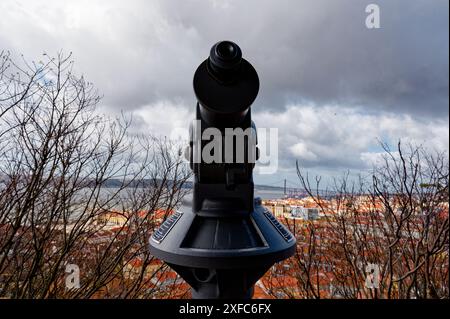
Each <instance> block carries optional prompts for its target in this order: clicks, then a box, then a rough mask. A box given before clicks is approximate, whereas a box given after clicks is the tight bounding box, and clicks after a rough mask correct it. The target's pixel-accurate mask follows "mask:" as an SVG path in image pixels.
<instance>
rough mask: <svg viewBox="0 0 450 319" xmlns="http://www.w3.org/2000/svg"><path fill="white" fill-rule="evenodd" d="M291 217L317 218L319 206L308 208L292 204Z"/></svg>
mask: <svg viewBox="0 0 450 319" xmlns="http://www.w3.org/2000/svg"><path fill="white" fill-rule="evenodd" d="M290 217H291V218H299V219H303V220H316V219H318V218H319V209H318V208H307V207H303V206H291V216H290Z"/></svg>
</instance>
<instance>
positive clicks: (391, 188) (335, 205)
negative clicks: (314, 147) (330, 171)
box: [267, 143, 449, 298]
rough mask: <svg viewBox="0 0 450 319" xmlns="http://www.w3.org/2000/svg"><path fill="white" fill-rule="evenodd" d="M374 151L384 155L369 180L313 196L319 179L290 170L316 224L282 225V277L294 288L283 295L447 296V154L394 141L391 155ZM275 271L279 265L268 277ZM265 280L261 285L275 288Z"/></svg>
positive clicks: (343, 182) (345, 181) (348, 181)
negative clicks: (285, 248)
mask: <svg viewBox="0 0 450 319" xmlns="http://www.w3.org/2000/svg"><path fill="white" fill-rule="evenodd" d="M382 146H383V148H384V151H385V152H384V156H383V157H382V158H381V161H380V162H379V163H378V164H377V165H375V167H374V170H373V171H372V172H371V173H370V174H369V178H367V177H366V178H362V177H360V178H359V179H358V180H356V181H355V179H354V178H350V177H349V175H348V174H347V175H346V176H344V177H343V178H342V179H340V180H335V181H334V185H333V186H332V187H330V189H328V190H325V191H319V189H320V187H321V179H320V178H317V177H316V178H315V179H314V180H313V181H311V179H310V178H309V176H308V174H305V173H303V172H302V171H301V169H300V167H299V165H298V164H297V172H298V176H299V178H300V181H301V183H302V185H303V187H304V188H305V189H306V191H307V192H308V194H309V196H310V197H311V198H313V200H314V202H315V206H316V207H318V208H319V210H320V212H321V213H322V218H320V219H319V220H316V221H298V220H292V219H287V220H286V224H287V225H288V226H289V227H290V229H291V230H292V232H294V233H295V235H296V237H297V240H298V246H297V253H296V255H295V256H294V257H292V258H291V259H289V260H288V261H287V264H288V265H289V266H290V269H289V271H288V272H284V276H292V277H293V278H294V279H295V282H296V284H295V285H294V286H295V287H294V289H290V291H289V293H285V294H284V297H288V298H289V297H291V298H448V297H449V291H448V285H449V273H448V266H449V255H448V248H449V247H448V240H449V221H448V198H449V189H448V181H449V175H448V171H449V165H448V157H447V154H445V153H438V152H435V151H429V150H427V149H426V148H424V147H421V146H418V147H417V146H412V145H409V146H407V147H405V146H403V145H402V144H401V143H398V147H397V149H396V150H395V151H392V150H391V149H389V147H388V146H387V145H386V144H382ZM373 267H376V268H377V270H379V275H378V277H376V278H375V277H374V274H375V275H376V274H377V273H378V271H377V272H375V273H371V271H372V270H374V268H373ZM282 270H283V265H280V266H278V267H277V268H276V269H275V270H274V272H276V271H278V272H280V271H282ZM268 276H269V278H270V280H267V282H269V283H272V285H274V286H277V287H278V286H281V284H280V283H278V282H277V281H273V278H272V277H273V274H270V273H269V275H268ZM278 277H281V278H283V276H278ZM367 280H369V285H367ZM375 282H376V283H377V284H375V285H371V283H375ZM271 290H272V291H276V289H275V288H273V289H271Z"/></svg>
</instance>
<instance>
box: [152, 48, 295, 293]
mask: <svg viewBox="0 0 450 319" xmlns="http://www.w3.org/2000/svg"><path fill="white" fill-rule="evenodd" d="M258 90H259V79H258V74H257V73H256V71H255V69H254V68H253V66H252V65H251V64H250V63H249V62H248V61H247V60H245V59H243V58H242V53H241V49H240V48H239V47H238V46H237V45H236V44H235V43H233V42H230V41H222V42H219V43H216V44H215V45H214V46H213V47H212V48H211V52H210V56H209V58H208V59H207V60H205V61H203V62H202V63H201V64H200V66H199V67H198V68H197V71H196V72H195V74H194V92H195V95H196V97H197V100H198V103H197V113H196V120H197V121H196V124H195V125H191V134H190V145H189V148H188V150H189V158H190V165H191V168H192V169H193V171H194V190H193V191H194V193H193V203H192V212H176V213H174V214H172V215H171V216H170V217H169V218H168V219H167V220H166V221H165V222H164V223H163V224H162V225H161V226H160V227H159V229H158V230H156V231H155V232H154V233H153V235H152V236H151V238H150V252H151V253H152V254H153V255H154V256H156V257H158V258H160V259H162V260H164V261H165V262H166V263H167V264H168V265H169V266H170V267H171V268H173V269H174V270H175V271H176V272H177V273H178V274H179V275H180V276H181V277H182V278H183V279H184V280H185V281H186V282H187V283H188V284H189V285H190V286H191V287H192V297H193V298H251V297H252V295H253V286H254V284H255V283H256V281H257V280H258V279H259V278H260V277H262V276H263V275H264V273H265V272H266V271H267V270H269V268H270V267H271V266H272V265H273V264H274V263H276V262H279V261H281V260H283V259H286V258H288V257H290V256H291V255H292V254H293V253H294V251H295V238H294V237H293V236H292V234H291V233H290V232H289V231H288V230H287V229H286V228H285V227H284V226H283V225H282V224H281V223H279V222H278V221H277V220H276V219H275V217H274V216H273V215H272V214H271V213H270V212H269V211H268V210H267V209H265V208H264V207H263V206H262V205H261V200H260V199H259V198H257V199H255V198H254V193H253V190H254V184H253V177H252V171H253V168H254V166H255V160H256V159H257V157H258V149H257V146H256V144H257V141H256V129H255V126H254V124H253V122H252V120H251V110H250V105H251V104H252V103H253V101H254V100H255V98H256V96H257V94H258ZM208 129H209V130H210V131H209V132H211V129H213V130H214V131H212V132H216V133H214V134H213V135H214V137H215V138H219V142H221V143H218V144H216V145H219V146H218V147H216V148H215V149H214V152H217V153H216V154H213V155H214V160H213V161H211V160H209V159H205V154H204V153H207V154H206V155H210V154H209V152H204V150H205V148H206V147H207V144H208V142H209V140H203V139H202V137H203V135H204V134H203V133H205V131H206V130H208ZM230 132H234V133H232V134H235V135H231V136H230ZM236 132H246V133H248V134H245V133H244V136H238V135H239V134H237V133H236ZM206 135H210V136H209V137H211V136H212V135H211V134H209V133H208V134H206ZM218 136H219V137H218ZM241 137H242V139H240V138H241ZM239 140H240V141H241V142H239ZM230 146H231V147H230Z"/></svg>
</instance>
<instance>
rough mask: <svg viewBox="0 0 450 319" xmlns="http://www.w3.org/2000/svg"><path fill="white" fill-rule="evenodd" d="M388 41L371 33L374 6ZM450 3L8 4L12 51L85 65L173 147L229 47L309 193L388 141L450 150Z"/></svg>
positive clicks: (136, 127)
mask: <svg viewBox="0 0 450 319" xmlns="http://www.w3.org/2000/svg"><path fill="white" fill-rule="evenodd" d="M369 3H376V4H378V5H379V7H380V9H381V28H380V29H367V28H366V26H365V19H366V16H367V13H365V8H366V5H367V4H369ZM448 7H449V2H448V0H420V1H419V0H403V1H401V0H395V1H392V0H387V1H381V0H372V1H361V0H328V1H319V0H292V1H283V0H276V1H275V0H273V1H266V0H254V1H249V0H245V1H242V0H236V1H225V0H222V1H219V0H217V1H206V0H202V1H200V0H198V1H192V0H179V1H170V0H160V1H149V0H145V1H144V0H142V1H139V0H127V1H123V0H104V1H98V0H97V1H93V0H85V1H82V0H76V1H75V0H73V1H62V0H30V1H14V0H0V50H2V49H4V50H5V49H6V50H10V51H12V52H13V53H23V54H24V55H25V56H26V57H27V58H28V59H36V60H38V59H40V56H41V54H42V53H43V52H47V53H49V54H53V55H55V54H56V53H57V52H58V51H60V50H64V51H65V52H70V51H72V52H73V55H74V59H75V63H76V64H75V69H76V71H77V72H78V73H80V74H81V73H82V74H84V75H85V76H86V78H87V79H89V80H90V81H92V82H93V83H94V84H95V85H96V87H97V88H98V89H99V90H100V92H102V94H103V95H104V98H103V100H102V102H101V110H102V112H105V113H115V112H119V111H121V110H124V111H126V112H130V113H131V114H133V118H134V122H133V123H134V124H133V131H136V132H142V133H152V134H163V135H170V132H171V131H172V130H173V129H174V128H175V127H187V126H188V120H189V119H191V118H193V117H194V108H195V102H196V101H195V97H194V94H193V91H192V77H193V74H194V71H195V69H196V68H197V66H198V64H200V63H201V62H202V61H203V60H204V59H205V58H206V57H207V55H208V53H209V49H210V47H211V46H212V45H213V44H214V43H215V42H217V41H219V40H224V39H228V40H232V41H234V42H236V43H238V44H239V46H240V47H241V49H242V51H243V55H244V57H245V58H246V59H247V60H249V61H250V62H251V63H252V64H253V65H254V67H255V68H256V70H257V71H258V74H259V77H260V82H261V87H260V93H259V96H258V98H257V99H256V101H255V103H254V104H253V106H252V112H253V120H254V121H255V122H256V125H257V126H259V127H277V128H278V130H279V137H280V140H279V153H280V169H279V171H278V173H277V174H274V175H259V176H255V181H256V182H257V183H260V184H261V183H264V184H270V183H273V182H275V181H278V180H281V179H283V178H285V177H287V178H288V179H289V180H292V181H296V177H295V170H294V167H295V161H296V160H299V162H300V164H301V165H302V166H303V167H305V169H307V170H308V171H310V172H311V173H312V174H320V175H325V176H333V175H334V176H336V175H339V174H341V173H342V172H343V171H345V170H346V169H351V170H352V171H355V172H356V171H359V170H366V169H368V168H370V167H371V165H372V163H373V160H374V159H375V158H377V154H378V152H380V151H381V149H380V147H379V145H378V140H383V141H386V142H388V143H391V144H395V143H396V141H397V140H398V139H402V140H403V141H413V142H415V143H424V144H426V145H427V146H429V147H432V148H435V149H438V150H447V151H448V149H449V137H448V135H449V108H448V103H449V65H448V56H449V42H448V36H449V34H448V28H449V16H448V11H449V8H448Z"/></svg>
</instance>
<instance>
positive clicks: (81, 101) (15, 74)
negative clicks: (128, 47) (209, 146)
mask: <svg viewBox="0 0 450 319" xmlns="http://www.w3.org/2000/svg"><path fill="white" fill-rule="evenodd" d="M43 58H44V60H45V62H39V63H35V62H33V63H27V62H26V61H25V59H13V58H12V57H11V55H10V54H9V53H6V52H3V53H1V54H0V297H10V298H89V297H110V298H112V297H121V298H136V297H140V298H144V297H154V296H160V297H170V296H172V295H173V294H174V293H175V292H174V291H172V290H171V289H169V288H170V283H172V282H176V281H179V279H178V278H171V276H170V274H169V275H168V274H167V267H166V266H165V265H163V264H161V263H160V262H157V261H156V260H154V258H153V257H152V256H150V255H149V253H148V250H147V243H148V238H149V236H150V233H151V232H152V231H153V229H154V228H155V227H156V226H157V225H158V224H159V223H160V222H161V221H162V220H163V219H164V218H165V217H167V214H169V213H170V212H171V211H172V210H174V209H176V207H177V205H178V204H179V202H180V200H181V198H182V197H183V195H184V193H185V192H186V189H185V188H184V184H185V183H186V181H187V179H188V178H189V174H190V173H189V170H188V169H187V168H186V165H185V164H184V163H183V162H182V160H181V158H180V156H179V154H178V153H179V150H178V149H177V148H176V146H175V145H174V144H173V143H170V142H168V141H166V140H163V139H156V138H151V137H144V136H133V135H130V134H128V130H127V129H128V127H129V125H130V120H128V119H126V118H124V117H123V116H122V117H120V118H116V119H111V118H107V117H102V116H100V115H99V114H97V113H96V110H95V108H96V106H97V105H98V103H99V101H100V96H99V95H98V93H97V92H96V90H95V88H94V86H93V85H92V84H91V83H89V82H87V81H86V80H85V79H84V78H83V77H82V76H81V77H78V76H76V75H75V74H74V73H73V70H72V66H73V62H72V61H71V60H70V59H71V56H70V55H68V56H64V55H62V54H60V55H58V57H57V58H54V59H53V58H49V57H47V56H46V55H44V57H43ZM67 265H76V266H77V267H78V268H79V271H80V287H79V288H78V289H68V286H67V285H66V279H67V275H68V274H67V273H66V270H67ZM166 286H167V287H166ZM164 287H166V288H164ZM69 288H70V287H69Z"/></svg>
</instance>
